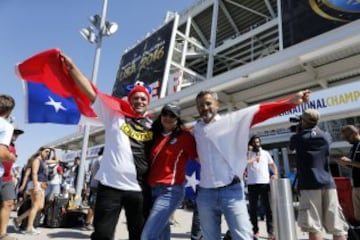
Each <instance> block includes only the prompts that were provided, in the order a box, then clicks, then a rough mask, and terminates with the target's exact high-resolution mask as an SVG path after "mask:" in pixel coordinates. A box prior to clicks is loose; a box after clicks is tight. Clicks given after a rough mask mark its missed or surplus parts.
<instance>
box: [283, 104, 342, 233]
mask: <svg viewBox="0 0 360 240" xmlns="http://www.w3.org/2000/svg"><path fill="white" fill-rule="evenodd" d="M319 118H320V115H319V112H318V111H316V110H315V109H307V110H305V111H304V113H303V114H302V116H301V121H300V125H301V128H300V129H301V130H300V131H299V132H298V133H296V134H295V135H293V136H292V137H291V139H290V148H291V149H292V150H296V164H297V169H298V189H299V191H300V205H299V217H298V225H299V226H300V227H301V229H302V231H304V232H308V233H309V239H310V240H318V239H322V229H323V228H324V229H326V231H327V232H328V233H330V234H332V235H333V239H334V240H336V239H337V240H340V239H343V240H345V234H346V232H347V230H348V226H347V223H346V222H345V218H344V215H343V213H342V211H341V207H340V205H339V201H338V197H337V192H336V188H335V183H334V180H333V178H332V176H331V173H330V167H329V153H330V141H331V139H330V136H329V135H328V134H327V133H325V132H323V131H322V130H321V129H320V128H318V127H317V123H318V121H319Z"/></svg>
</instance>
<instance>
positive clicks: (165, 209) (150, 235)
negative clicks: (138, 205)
mask: <svg viewBox="0 0 360 240" xmlns="http://www.w3.org/2000/svg"><path fill="white" fill-rule="evenodd" d="M151 195H152V200H153V206H152V208H151V211H150V215H149V218H148V219H147V220H146V223H145V226H144V229H143V232H142V234H141V240H155V239H156V240H158V239H161V240H170V222H169V219H170V217H171V215H172V214H173V213H174V211H175V210H176V209H177V208H178V207H179V205H180V204H181V202H182V201H183V199H184V195H185V188H184V186H183V185H173V186H165V185H156V186H154V187H153V188H152V191H151Z"/></svg>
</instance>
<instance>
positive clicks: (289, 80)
mask: <svg viewBox="0 0 360 240" xmlns="http://www.w3.org/2000/svg"><path fill="white" fill-rule="evenodd" d="M277 12H278V7H277V1H276V0H257V1H253V0H215V1H214V0H199V1H197V2H195V3H194V5H193V6H191V7H190V8H188V9H186V10H184V11H182V12H180V13H178V15H179V18H178V28H177V31H176V40H175V44H174V48H173V56H172V61H171V67H170V70H169V71H170V73H175V72H176V71H182V72H183V81H182V85H181V88H180V91H178V92H176V93H174V94H169V95H167V96H165V97H164V98H161V99H159V100H155V101H152V104H151V106H150V108H151V110H152V111H153V112H154V113H156V112H158V111H159V110H160V109H161V107H162V106H163V105H164V104H166V103H168V102H173V101H177V102H179V104H180V105H181V107H182V116H183V118H184V119H185V120H186V121H187V122H192V121H195V120H196V119H197V118H198V114H197V110H196V107H195V102H194V99H195V96H196V94H197V93H198V92H199V91H201V90H204V89H211V90H214V91H218V92H219V97H220V100H221V106H222V108H221V111H233V110H236V109H240V108H243V107H246V106H249V105H252V104H256V103H259V102H264V101H269V100H273V99H276V98H280V97H283V96H285V95H288V94H291V93H294V92H297V91H299V90H302V89H311V90H313V91H316V90H320V89H324V88H328V87H332V86H337V85H341V84H344V83H348V82H353V81H358V79H359V75H360V28H359V23H360V20H357V21H354V22H351V23H348V24H346V25H344V26H342V27H339V28H336V29H334V30H331V31H329V32H326V33H324V34H321V35H318V36H316V37H313V38H311V39H308V40H306V41H303V42H300V43H298V44H295V45H293V46H290V47H287V48H285V49H284V48H283V42H282V33H281V31H280V30H281V24H279V23H281V17H280V18H279V17H278V13H277ZM212 26H216V27H212ZM212 43H214V44H212ZM184 46H186V48H185V47H184ZM184 49H186V50H184ZM359 109H360V108H359ZM359 111H360V110H359ZM356 115H359V112H351V113H348V116H356ZM103 142H104V130H103V129H102V128H94V129H92V130H91V136H90V138H89V146H94V145H98V144H102V143H103ZM81 144H82V134H81V133H74V134H73V135H71V136H66V137H65V138H63V139H58V140H56V141H54V142H53V143H51V145H54V146H56V147H57V148H61V149H67V150H72V149H80V148H81Z"/></svg>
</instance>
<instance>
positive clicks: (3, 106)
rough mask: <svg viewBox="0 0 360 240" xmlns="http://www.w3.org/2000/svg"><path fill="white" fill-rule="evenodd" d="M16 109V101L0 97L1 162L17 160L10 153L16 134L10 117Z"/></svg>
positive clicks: (7, 96)
mask: <svg viewBox="0 0 360 240" xmlns="http://www.w3.org/2000/svg"><path fill="white" fill-rule="evenodd" d="M14 107H15V100H14V99H13V98H12V97H11V96H9V95H0V159H1V161H12V162H14V161H15V160H16V156H15V155H14V154H13V153H11V152H10V151H9V145H10V142H11V138H12V135H13V132H14V127H13V125H12V124H11V123H10V121H9V119H10V115H11V112H12V110H13V109H14Z"/></svg>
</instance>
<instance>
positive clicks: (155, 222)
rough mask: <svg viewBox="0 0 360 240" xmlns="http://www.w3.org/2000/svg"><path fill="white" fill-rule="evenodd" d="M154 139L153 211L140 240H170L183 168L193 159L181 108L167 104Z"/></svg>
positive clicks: (182, 192)
mask: <svg viewBox="0 0 360 240" xmlns="http://www.w3.org/2000/svg"><path fill="white" fill-rule="evenodd" d="M153 132H154V139H153V145H152V148H151V150H150V157H149V159H150V164H151V167H150V173H149V178H148V183H149V185H150V186H151V197H152V204H153V205H152V208H151V211H150V215H149V217H148V219H147V221H146V223H145V226H144V229H143V232H142V234H141V239H142V240H145V239H160V238H161V239H163V240H168V239H170V224H169V219H170V217H171V215H172V214H173V213H174V211H175V210H176V208H177V207H178V206H179V205H180V204H181V202H182V201H183V198H184V195H185V188H184V182H185V165H186V163H187V161H188V160H190V159H194V158H196V156H197V154H196V146H195V140H194V138H193V136H192V135H191V133H190V132H189V131H187V130H185V128H184V125H183V121H182V120H181V119H180V108H179V107H178V106H177V105H176V104H167V105H165V106H164V107H163V109H162V110H161V114H160V116H159V117H158V118H157V119H156V120H155V122H154V123H153Z"/></svg>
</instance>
